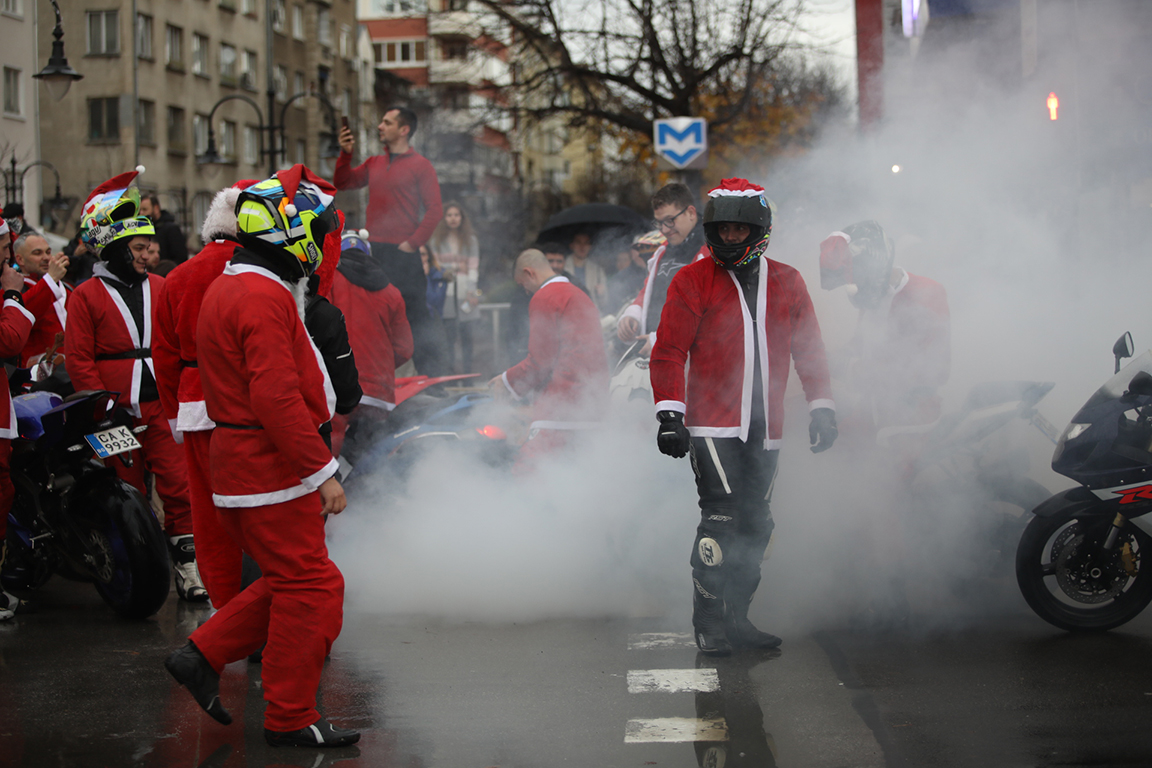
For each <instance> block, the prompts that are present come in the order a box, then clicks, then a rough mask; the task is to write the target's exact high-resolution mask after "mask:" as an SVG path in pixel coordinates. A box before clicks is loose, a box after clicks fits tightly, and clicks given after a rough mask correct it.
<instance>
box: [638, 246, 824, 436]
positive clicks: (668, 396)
mask: <svg viewBox="0 0 1152 768" xmlns="http://www.w3.org/2000/svg"><path fill="white" fill-rule="evenodd" d="M759 272H760V274H759V279H760V284H759V286H758V288H757V293H756V307H755V313H756V314H755V317H756V320H755V322H756V325H757V327H759V328H762V329H766V331H767V332H766V333H760V334H755V336H756V337H757V339H758V342H759V347H760V349H759V353H760V361H761V364H760V372H761V375H762V378H763V382H762V385H763V391H764V413H765V414H766V416H767V420H768V424H767V428H768V429H767V432H768V436H767V439H766V440H765V445H764V447H765V449H766V450H774V449H777V448H779V447H780V446H781V437H782V435H783V431H784V389H785V387H786V386H787V385H788V371H789V363H790V361H789V356H791V358H792V360H794V361H795V363H796V373H797V374H799V376H800V383H801V384H802V385H803V387H804V394H805V397H806V398H807V400H808V407H809V410H812V409H815V408H835V407H836V406H835V403H833V401H832V387H831V384H830V382H829V377H828V361H827V359H826V358H825V356H824V341H823V339H821V337H820V325H819V323H817V322H816V313H815V311H814V310H813V309H812V299H811V298H810V297H809V296H808V289H807V287H806V286H805V285H804V279H803V278H801V277H800V273H799V272H797V271H796V270H795V269H793V268H792V267H789V266H787V265H785V264H781V263H780V262H778V261H772V260H771V259H767V258H764V257H761V260H760V270H759ZM752 317H753V316H752V312H751V311H750V310H749V307H748V304H747V302H745V300H744V292H743V291H742V290H741V289H740V286H739V283H738V282H737V280H736V276H735V275H733V274H732V273H731V272H730V271H728V270H726V269H724V268H723V267H720V266H719V265H718V264H716V263H715V262H714V261H713V260H712V259H704V260H701V261H697V262H694V263H692V264H689V265H688V266H686V267H684V268H683V269H681V270H680V271H679V272H677V273H676V276H675V277H673V278H672V284H671V285H670V286H669V287H668V300H667V303H665V304H664V312H663V314H661V315H660V336H659V338H657V339H656V345H655V347H653V349H652V362H651V369H650V372H651V374H652V390H653V394H654V395H655V398H656V410H657V411H677V412H679V413H683V414H685V417H684V422H685V424H686V425H687V426H688V431H689V432H690V433H691V434H693V435H695V436H698V437H739V438H740V439H741V440H747V439H748V429H749V426H750V423H751V418H752V388H753V387H752V375H753V371H754V370H755V357H754V351H753V349H752V339H753V336H754V334H753V332H752V322H753V319H752ZM741 351H742V352H743V354H741ZM689 356H691V358H692V364H691V366H687V365H686V363H687V362H688V358H689ZM686 367H687V368H688V371H687V374H688V376H687V384H685V375H684V374H685V368H686Z"/></svg>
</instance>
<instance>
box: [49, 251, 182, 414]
mask: <svg viewBox="0 0 1152 768" xmlns="http://www.w3.org/2000/svg"><path fill="white" fill-rule="evenodd" d="M109 280H111V281H117V282H119V279H118V278H117V277H115V276H114V275H113V274H112V273H111V272H109V271H108V268H107V267H106V266H105V265H104V264H102V263H101V264H97V265H96V267H95V268H94V269H93V270H92V279H91V280H85V281H84V282H83V283H81V284H80V285H79V287H77V288H76V290H75V291H73V292H72V297H71V298H70V299H69V300H68V326H67V327H66V328H65V329H64V365H65V367H66V368H67V369H68V375H69V376H70V377H71V378H72V386H74V387H75V388H76V391H77V392H79V391H80V390H82V389H107V390H109V391H112V392H119V393H120V399H119V401H118V402H119V403H120V405H122V406H124V407H126V408H130V409H131V410H132V413H133V415H135V416H136V417H137V418H139V416H140V382H141V381H142V380H143V376H144V366H145V365H146V366H148V370H149V371H151V372H152V376H153V378H155V376H156V369H155V368H154V367H153V364H152V356H151V351H150V350H151V347H152V328H153V324H154V323H155V320H156V301H157V299H158V298H159V295H160V286H161V284H163V282H164V278H162V277H159V276H157V275H148V280H147V281H146V282H145V283H144V292H143V293H144V333H143V334H141V333H140V331H139V329H137V327H136V321H135V320H134V319H133V318H132V313H131V310H129V308H128V305H127V304H125V303H124V299H123V298H122V297H121V296H120V293H119V292H118V291H117V290H116V289H115V288H113V287H112V286H111V285H109V284H108V283H107V281H109ZM134 351H135V352H136V354H137V355H139V356H137V357H128V356H127V355H130V354H132V353H133V352H134Z"/></svg>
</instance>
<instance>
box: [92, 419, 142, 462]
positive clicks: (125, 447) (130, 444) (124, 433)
mask: <svg viewBox="0 0 1152 768" xmlns="http://www.w3.org/2000/svg"><path fill="white" fill-rule="evenodd" d="M84 439H85V440H87V441H88V445H90V446H92V450H94V451H96V455H97V456H99V457H100V458H102V459H106V458H108V457H109V456H115V455H116V454H118V453H127V452H128V451H134V450H136V449H137V448H139V447H140V443H139V442H138V441H137V440H136V436H135V435H133V434H132V430H130V429H128V427H112V429H106V430H104V431H103V432H97V433H95V434H93V435H84Z"/></svg>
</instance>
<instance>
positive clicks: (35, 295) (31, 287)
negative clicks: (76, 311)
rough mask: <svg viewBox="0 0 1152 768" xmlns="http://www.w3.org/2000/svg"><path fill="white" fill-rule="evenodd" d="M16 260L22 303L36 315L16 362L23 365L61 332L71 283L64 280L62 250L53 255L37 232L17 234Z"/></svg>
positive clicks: (45, 348)
mask: <svg viewBox="0 0 1152 768" xmlns="http://www.w3.org/2000/svg"><path fill="white" fill-rule="evenodd" d="M16 263H17V264H18V265H19V266H20V272H21V274H23V275H24V306H25V307H26V308H27V309H28V311H29V312H31V313H32V314H33V315H35V316H36V325H34V326H33V327H32V333H31V334H29V336H28V343H27V344H25V345H24V350H23V351H22V352H21V353H20V364H21V365H23V366H27V365H29V364H30V360H31V359H32V358H34V357H39V356H41V355H43V354H44V352H45V351H46V350H47V349H48V348H49V347H51V346H52V345H53V344H54V343H55V342H56V334H58V333H64V325H65V323H66V322H67V320H68V312H67V310H66V304H67V301H68V294H70V293H71V292H72V286H70V285H68V284H67V283H65V282H64V275H65V273H66V272H67V271H68V257H67V256H65V255H64V254H63V253H57V254H55V255H53V253H52V249H51V247H49V245H48V241H47V240H45V239H44V238H43V237H41V236H40V235H37V234H33V233H28V234H24V235H21V236H20V238H19V239H18V240H17V241H16Z"/></svg>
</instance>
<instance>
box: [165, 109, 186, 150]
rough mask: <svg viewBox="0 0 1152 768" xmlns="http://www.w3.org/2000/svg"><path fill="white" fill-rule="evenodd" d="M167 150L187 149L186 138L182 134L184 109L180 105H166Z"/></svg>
mask: <svg viewBox="0 0 1152 768" xmlns="http://www.w3.org/2000/svg"><path fill="white" fill-rule="evenodd" d="M168 151H169V152H187V151H188V140H187V139H186V138H185V136H184V110H183V109H181V108H180V107H168Z"/></svg>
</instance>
